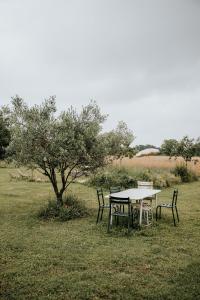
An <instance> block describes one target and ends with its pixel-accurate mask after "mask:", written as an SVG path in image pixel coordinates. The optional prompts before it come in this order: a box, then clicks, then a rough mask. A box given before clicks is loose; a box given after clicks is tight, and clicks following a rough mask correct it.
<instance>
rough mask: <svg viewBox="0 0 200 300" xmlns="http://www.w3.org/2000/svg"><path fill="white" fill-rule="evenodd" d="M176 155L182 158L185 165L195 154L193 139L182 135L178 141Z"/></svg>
mask: <svg viewBox="0 0 200 300" xmlns="http://www.w3.org/2000/svg"><path fill="white" fill-rule="evenodd" d="M177 155H178V156H181V157H182V158H183V159H184V161H185V163H186V167H187V163H188V162H189V161H191V160H192V157H193V156H194V155H195V144H194V139H190V138H189V137H188V136H184V137H183V138H182V139H181V140H180V141H179V143H178V147H177Z"/></svg>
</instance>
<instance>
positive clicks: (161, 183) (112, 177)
mask: <svg viewBox="0 0 200 300" xmlns="http://www.w3.org/2000/svg"><path fill="white" fill-rule="evenodd" d="M137 181H153V183H154V187H157V188H165V187H170V186H173V185H176V184H179V183H180V182H181V179H180V177H179V176H175V175H174V174H172V173H170V172H166V171H161V170H159V171H158V170H156V169H155V170H150V169H128V168H127V169H125V168H108V169H107V170H104V171H102V172H99V173H97V174H95V175H93V176H91V178H90V180H89V182H88V183H89V185H91V186H95V187H99V186H101V187H103V188H105V189H109V187H111V186H121V187H122V188H133V187H137Z"/></svg>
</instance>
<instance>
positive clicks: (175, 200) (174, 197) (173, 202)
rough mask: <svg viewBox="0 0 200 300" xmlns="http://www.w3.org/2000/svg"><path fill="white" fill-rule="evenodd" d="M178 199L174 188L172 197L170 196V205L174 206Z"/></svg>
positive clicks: (176, 190)
mask: <svg viewBox="0 0 200 300" xmlns="http://www.w3.org/2000/svg"><path fill="white" fill-rule="evenodd" d="M177 199H178V189H175V190H174V191H173V197H172V206H176V204H177Z"/></svg>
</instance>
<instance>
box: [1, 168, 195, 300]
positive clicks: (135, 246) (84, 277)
mask: <svg viewBox="0 0 200 300" xmlns="http://www.w3.org/2000/svg"><path fill="white" fill-rule="evenodd" d="M9 171H10V170H9V169H0V299H187V300H188V299H195V300H196V299H200V253H199V248H200V231H199V230H200V221H199V216H200V182H195V183H191V184H185V185H180V186H179V191H180V194H179V208H180V219H181V222H180V225H179V226H178V227H174V226H173V222H172V216H171V214H170V212H168V211H166V212H165V213H164V211H163V219H162V220H161V221H159V223H158V224H157V225H154V226H153V227H151V228H150V227H149V228H144V229H142V230H141V231H133V232H132V233H131V234H130V236H127V235H126V234H125V233H126V231H125V230H122V231H119V230H114V231H112V233H110V234H107V233H106V225H107V218H106V217H107V216H104V222H103V223H102V224H101V225H98V226H96V224H95V220H96V208H97V202H96V194H95V190H93V189H91V188H88V187H84V186H83V185H81V184H74V185H72V186H71V190H72V191H73V192H74V193H77V195H79V197H80V198H81V199H82V200H83V201H84V202H85V203H86V205H87V206H88V207H89V208H90V209H91V215H90V216H89V217H87V218H84V219H78V220H73V221H70V222H67V223H58V222H53V221H52V222H42V221H39V220H38V219H37V218H36V217H35V215H36V212H37V211H38V209H39V208H40V207H41V206H42V205H44V203H45V202H46V201H47V199H48V198H49V197H52V196H53V194H52V193H51V187H50V185H49V184H48V183H28V182H22V181H20V182H13V181H12V182H11V181H10V180H9ZM171 191H172V189H167V190H165V191H163V192H162V193H161V194H160V198H159V199H160V201H162V198H163V199H164V197H165V196H166V195H171ZM165 200H166V199H165ZM164 215H165V217H164Z"/></svg>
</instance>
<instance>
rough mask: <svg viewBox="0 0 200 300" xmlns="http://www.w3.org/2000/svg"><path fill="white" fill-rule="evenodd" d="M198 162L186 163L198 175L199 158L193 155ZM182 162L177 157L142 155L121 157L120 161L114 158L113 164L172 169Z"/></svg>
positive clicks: (199, 170)
mask: <svg viewBox="0 0 200 300" xmlns="http://www.w3.org/2000/svg"><path fill="white" fill-rule="evenodd" d="M194 159H197V160H198V161H199V162H198V163H196V164H194V161H192V162H189V163H188V167H189V168H190V169H192V170H193V171H195V172H196V173H197V174H198V175H200V159H199V157H198V158H197V157H195V158H194ZM182 163H184V161H183V159H182V158H180V157H178V158H177V159H174V158H171V159H169V156H162V155H158V156H155V155H154V156H143V157H133V158H131V159H129V158H126V157H125V158H123V159H122V161H121V162H120V160H116V161H115V162H114V165H121V166H124V167H135V168H157V169H173V168H174V167H175V166H176V165H177V164H182Z"/></svg>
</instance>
